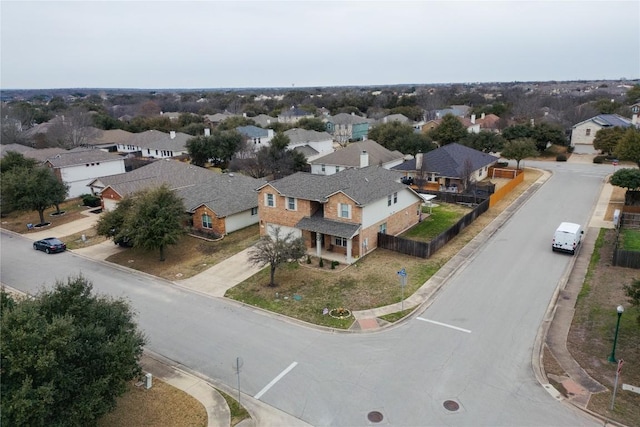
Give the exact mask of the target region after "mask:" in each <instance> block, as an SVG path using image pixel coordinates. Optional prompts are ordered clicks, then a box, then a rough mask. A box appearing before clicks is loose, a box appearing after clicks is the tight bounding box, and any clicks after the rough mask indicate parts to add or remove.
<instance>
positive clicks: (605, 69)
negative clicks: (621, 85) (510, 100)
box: [0, 0, 640, 89]
mask: <svg viewBox="0 0 640 427" xmlns="http://www.w3.org/2000/svg"><path fill="white" fill-rule="evenodd" d="M0 6H1V9H0V14H1V39H2V40H1V51H0V59H1V70H0V71H1V74H0V87H1V88H2V89H18V88H22V89H44V88H47V89H49V88H158V89H160V88H183V89H187V88H246V87H292V86H294V87H312V86H344V85H356V86H362V85H387V84H407V83H416V84H429V83H460V82H508V81H546V80H595V79H619V78H627V79H638V78H640V1H638V0H632V1H631V0H630V1H588V0H587V1H585V0H582V1H573V0H571V1H569V0H565V1H563V0H553V1H519V0H510V1H483V0H475V1H473V0H468V1H452V0H449V1H424V0H423V1H408V2H403V1H326V0H325V1H306V0H297V1H265V0H262V1H242V0H235V1H181V0H173V1H100V2H98V1H91V0H83V1H64V2H63V1H29V0H20V1H6V0H1V3H0Z"/></svg>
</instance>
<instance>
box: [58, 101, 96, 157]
mask: <svg viewBox="0 0 640 427" xmlns="http://www.w3.org/2000/svg"><path fill="white" fill-rule="evenodd" d="M95 134H96V128H94V127H93V118H92V117H91V113H89V112H88V111H87V110H85V109H83V108H79V107H75V108H72V109H70V110H68V111H67V112H66V113H65V114H64V115H61V116H58V117H57V118H56V119H55V121H54V123H53V125H52V126H51V128H50V129H49V132H48V135H47V137H48V139H49V141H50V142H55V143H57V144H58V145H61V146H63V147H65V148H75V147H81V146H83V145H86V144H87V142H88V141H89V139H90V138H91V137H94V136H95Z"/></svg>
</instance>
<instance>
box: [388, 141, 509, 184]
mask: <svg viewBox="0 0 640 427" xmlns="http://www.w3.org/2000/svg"><path fill="white" fill-rule="evenodd" d="M420 154H422V160H420ZM498 160H500V159H499V158H498V157H496V156H493V155H491V154H487V153H483V152H482V151H478V150H474V149H473V148H469V147H466V146H464V145H462V144H458V143H455V142H454V143H452V144H447V145H443V146H442V147H439V148H436V149H435V150H432V151H429V152H427V153H419V154H418V155H416V157H415V158H413V159H411V160H407V161H406V162H404V163H402V164H400V165H398V166H394V167H393V168H391V169H392V170H395V171H417V170H419V169H421V167H420V166H419V165H417V163H420V161H421V162H422V165H423V166H422V168H423V169H424V170H425V171H426V172H433V173H437V174H438V175H439V176H443V177H449V178H460V177H462V176H463V175H464V174H465V169H466V168H467V161H469V162H470V169H471V171H476V170H478V169H480V168H483V167H485V166H489V165H492V164H494V163H495V162H497V161H498Z"/></svg>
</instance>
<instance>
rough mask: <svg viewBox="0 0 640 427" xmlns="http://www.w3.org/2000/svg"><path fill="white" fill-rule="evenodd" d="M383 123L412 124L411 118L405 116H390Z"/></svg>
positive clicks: (382, 120) (384, 118)
mask: <svg viewBox="0 0 640 427" xmlns="http://www.w3.org/2000/svg"><path fill="white" fill-rule="evenodd" d="M380 122H381V123H391V122H400V123H410V122H411V120H409V117H407V116H405V115H404V114H389V115H388V116H384V117H383V118H382V119H381V120H380Z"/></svg>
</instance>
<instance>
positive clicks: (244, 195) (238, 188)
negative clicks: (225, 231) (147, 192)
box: [176, 173, 266, 218]
mask: <svg viewBox="0 0 640 427" xmlns="http://www.w3.org/2000/svg"><path fill="white" fill-rule="evenodd" d="M265 182H266V181H264V180H260V179H255V178H251V177H248V176H245V175H240V174H235V173H225V174H221V173H216V174H215V175H214V176H212V178H211V179H210V180H208V181H206V182H203V183H201V184H194V185H192V186H189V187H183V188H179V189H178V190H176V194H177V195H178V196H179V197H180V198H181V199H182V200H183V202H184V205H185V207H186V208H187V212H195V210H196V209H197V208H199V207H200V206H203V205H204V206H206V207H207V208H209V209H211V210H212V211H213V212H215V213H216V215H217V216H218V217H219V218H222V217H226V216H229V215H233V214H235V213H238V212H243V211H246V210H248V209H251V208H254V207H256V206H258V193H257V192H256V189H257V188H258V187H260V186H262V185H263V184H264V183H265Z"/></svg>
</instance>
